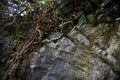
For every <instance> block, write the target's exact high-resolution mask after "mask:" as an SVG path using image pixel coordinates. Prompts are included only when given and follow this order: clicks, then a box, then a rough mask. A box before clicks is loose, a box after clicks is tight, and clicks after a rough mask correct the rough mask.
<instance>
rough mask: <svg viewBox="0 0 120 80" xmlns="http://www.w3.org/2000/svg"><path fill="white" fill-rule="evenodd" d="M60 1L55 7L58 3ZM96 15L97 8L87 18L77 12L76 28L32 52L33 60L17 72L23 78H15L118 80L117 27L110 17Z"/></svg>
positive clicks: (52, 35)
mask: <svg viewBox="0 0 120 80" xmlns="http://www.w3.org/2000/svg"><path fill="white" fill-rule="evenodd" d="M59 1H64V0H59ZM59 1H58V3H61V2H59ZM68 1H69V0H68ZM86 2H87V1H86ZM93 2H94V1H93ZM87 3H89V2H87ZM99 3H100V2H99ZM89 4H90V3H89ZM101 4H102V3H101ZM58 5H59V6H60V4H58ZM90 5H91V4H90ZM91 6H92V5H91ZM86 7H87V6H86ZM63 9H66V7H65V8H63ZM60 10H61V9H60ZM86 10H87V9H86ZM99 11H100V8H98V9H97V10H96V11H91V13H89V14H84V12H83V11H82V10H81V11H79V14H78V15H79V17H78V18H77V24H76V25H75V26H73V29H71V30H69V32H67V33H66V36H63V37H61V38H60V39H59V40H57V41H52V42H50V43H46V44H44V45H43V46H42V47H40V48H39V50H38V51H36V52H33V53H32V59H30V60H29V61H28V62H27V63H26V65H27V67H26V68H24V70H25V71H22V68H21V69H20V70H19V71H20V72H19V73H24V74H26V75H25V76H24V74H21V75H19V77H18V78H21V79H23V80H118V79H120V75H119V72H120V70H119V69H120V67H119V65H120V64H119V60H118V58H117V57H116V56H119V48H118V43H117V42H118V39H117V36H116V33H117V30H118V28H117V26H118V24H117V22H115V21H112V20H111V18H110V17H109V16H106V15H104V14H103V13H99V14H98V13H97V12H99ZM101 11H102V10H101ZM92 12H93V13H92ZM66 13H67V12H66ZM108 22H109V23H108ZM67 26H69V25H67ZM60 34H61V33H59V32H51V34H49V36H48V37H49V39H51V38H55V37H58V36H59V35H60Z"/></svg>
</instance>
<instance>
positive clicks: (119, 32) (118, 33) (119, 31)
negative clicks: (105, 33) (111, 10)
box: [117, 25, 120, 47]
mask: <svg viewBox="0 0 120 80" xmlns="http://www.w3.org/2000/svg"><path fill="white" fill-rule="evenodd" d="M117 35H118V39H119V41H118V42H119V47H120V25H119V30H118V32H117Z"/></svg>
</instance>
